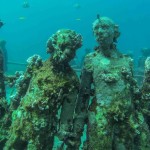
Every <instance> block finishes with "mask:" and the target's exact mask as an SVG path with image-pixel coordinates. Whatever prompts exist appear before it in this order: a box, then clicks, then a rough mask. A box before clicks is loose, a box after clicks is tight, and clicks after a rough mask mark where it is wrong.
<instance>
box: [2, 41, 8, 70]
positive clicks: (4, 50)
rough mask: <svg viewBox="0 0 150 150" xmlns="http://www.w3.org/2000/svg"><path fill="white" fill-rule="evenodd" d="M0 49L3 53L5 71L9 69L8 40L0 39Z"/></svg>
mask: <svg viewBox="0 0 150 150" xmlns="http://www.w3.org/2000/svg"><path fill="white" fill-rule="evenodd" d="M0 49H1V52H2V54H3V65H4V71H7V59H8V58H7V49H6V41H5V40H0Z"/></svg>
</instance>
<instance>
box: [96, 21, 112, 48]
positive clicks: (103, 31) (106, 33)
mask: <svg viewBox="0 0 150 150" xmlns="http://www.w3.org/2000/svg"><path fill="white" fill-rule="evenodd" d="M97 34H98V35H97V41H98V42H99V43H100V44H101V45H110V44H112V43H113V39H114V30H113V28H112V26H110V25H108V24H104V23H101V24H100V26H99V29H98V33H97Z"/></svg>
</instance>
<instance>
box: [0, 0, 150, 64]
mask: <svg viewBox="0 0 150 150" xmlns="http://www.w3.org/2000/svg"><path fill="white" fill-rule="evenodd" d="M23 2H24V0H0V19H1V20H2V21H3V22H4V23H5V25H4V26H3V27H2V28H0V39H4V40H6V41H7V45H6V47H7V51H8V59H9V61H15V62H21V63H25V62H26V59H27V58H28V57H29V56H31V55H33V54H39V55H41V56H42V58H43V59H45V58H48V57H49V56H48V55H47V54H46V48H45V47H46V46H45V45H46V44H45V43H46V41H47V39H48V38H49V36H51V35H52V34H53V33H55V32H56V31H57V30H58V29H61V28H69V29H73V30H76V31H77V32H79V33H81V34H82V36H83V42H84V43H83V46H82V48H81V49H80V50H78V53H77V55H78V57H79V58H80V57H81V56H82V55H83V54H84V49H85V48H91V49H93V47H94V46H95V45H96V42H95V39H94V37H93V34H92V23H93V21H94V20H95V19H96V15H97V14H100V16H107V17H110V18H112V19H113V20H114V21H115V22H116V23H117V24H118V25H119V26H120V30H121V37H120V38H119V41H118V47H119V49H120V50H121V51H122V52H124V53H126V52H128V51H133V55H134V56H135V58H138V56H139V55H140V49H141V48H143V47H150V43H149V37H150V29H149V27H150V10H149V6H150V1H149V0H132V1H131V0H43V1H41V0H27V2H28V3H29V5H30V7H29V8H23V7H22V4H23Z"/></svg>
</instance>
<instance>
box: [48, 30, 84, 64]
mask: <svg viewBox="0 0 150 150" xmlns="http://www.w3.org/2000/svg"><path fill="white" fill-rule="evenodd" d="M81 46H82V37H81V35H80V34H78V33H76V32H75V31H73V30H69V29H61V30H58V31H57V32H56V33H55V34H53V35H52V36H51V37H50V38H49V39H48V41H47V53H50V54H51V58H52V60H53V61H54V62H55V63H56V64H59V63H68V62H69V61H71V60H72V59H73V58H74V57H75V54H76V50H77V49H78V48H80V47H81Z"/></svg>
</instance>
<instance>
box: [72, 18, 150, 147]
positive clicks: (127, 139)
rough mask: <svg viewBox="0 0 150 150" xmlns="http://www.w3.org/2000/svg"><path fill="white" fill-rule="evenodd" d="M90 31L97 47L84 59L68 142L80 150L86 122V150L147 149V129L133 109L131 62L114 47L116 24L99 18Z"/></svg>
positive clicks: (136, 91) (135, 101) (134, 90)
mask: <svg viewBox="0 0 150 150" xmlns="http://www.w3.org/2000/svg"><path fill="white" fill-rule="evenodd" d="M93 32H94V35H95V37H96V40H97V42H98V44H99V46H98V47H96V48H95V52H93V53H90V54H88V55H87V56H86V57H85V61H84V67H83V70H82V75H81V85H80V91H79V95H78V100H77V106H76V109H75V119H74V133H76V136H75V137H74V139H73V138H72V139H70V141H69V142H70V143H72V146H73V148H72V149H74V150H78V149H79V146H80V143H81V141H80V138H81V135H82V132H83V127H84V124H85V123H87V141H86V142H85V145H84V149H85V150H92V149H93V150H112V149H113V150H137V149H139V150H148V149H150V144H149V142H150V139H149V135H150V134H149V130H148V126H147V124H146V123H145V120H144V117H143V114H142V113H141V112H140V110H136V107H137V106H136V105H140V104H138V102H139V100H138V99H136V98H138V95H140V92H139V89H138V88H137V86H136V82H135V80H134V79H133V73H132V59H131V58H130V57H128V56H126V55H123V54H121V53H120V52H119V51H118V50H117V48H116V44H115V43H116V42H117V38H118V37H119V35H120V33H119V28H118V25H116V24H115V23H114V22H113V21H112V20H111V19H109V18H107V17H100V18H98V19H97V20H96V21H95V22H94V23H93ZM91 95H93V96H92V97H91ZM90 98H91V99H90Z"/></svg>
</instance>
